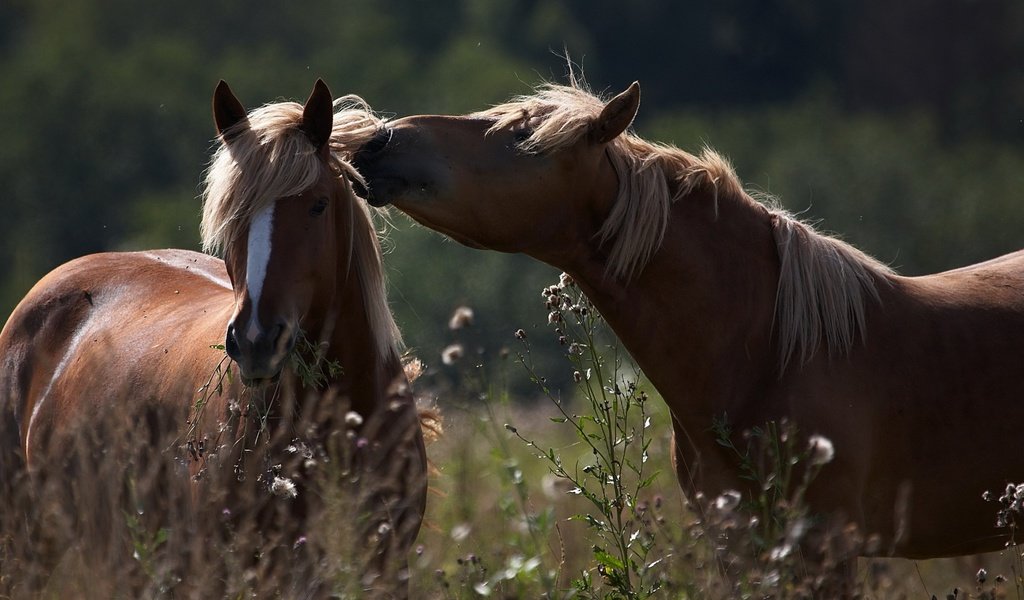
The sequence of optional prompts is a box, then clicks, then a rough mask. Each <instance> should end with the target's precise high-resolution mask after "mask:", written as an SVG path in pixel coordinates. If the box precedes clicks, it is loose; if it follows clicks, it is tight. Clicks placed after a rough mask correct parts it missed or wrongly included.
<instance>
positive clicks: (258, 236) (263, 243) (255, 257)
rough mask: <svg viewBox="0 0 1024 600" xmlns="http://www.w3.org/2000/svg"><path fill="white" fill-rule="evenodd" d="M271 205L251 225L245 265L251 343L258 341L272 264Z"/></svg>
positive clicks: (246, 333) (254, 217)
mask: <svg viewBox="0 0 1024 600" xmlns="http://www.w3.org/2000/svg"><path fill="white" fill-rule="evenodd" d="M276 204H277V203H276V202H272V203H270V205H268V206H267V207H266V208H264V209H263V210H261V211H260V212H258V213H256V215H254V216H253V218H252V223H250V224H249V256H248V260H247V261H246V265H245V286H246V288H247V289H248V290H249V298H250V300H252V314H251V315H249V326H248V328H246V332H245V337H246V338H248V340H249V341H250V342H254V341H256V336H257V335H259V329H260V328H259V318H258V316H257V315H258V314H259V307H260V294H261V293H262V292H263V281H264V280H265V279H266V278H267V265H268V264H269V263H270V237H271V234H272V233H273V231H274V206H275V205H276Z"/></svg>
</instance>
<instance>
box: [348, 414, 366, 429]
mask: <svg viewBox="0 0 1024 600" xmlns="http://www.w3.org/2000/svg"><path fill="white" fill-rule="evenodd" d="M345 424H346V425H348V426H349V427H359V426H360V425H362V424H363V416H362V415H360V414H359V413H357V412H356V411H354V410H350V411H348V412H347V413H345Z"/></svg>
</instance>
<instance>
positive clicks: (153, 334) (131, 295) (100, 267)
mask: <svg viewBox="0 0 1024 600" xmlns="http://www.w3.org/2000/svg"><path fill="white" fill-rule="evenodd" d="M230 304H231V292H230V286H229V284H228V283H227V278H226V276H225V273H224V269H223V263H221V262H220V261H219V260H217V259H214V258H212V257H209V256H206V255H202V254H198V253H195V252H187V251H181V250H162V251H155V252H138V253H103V254H94V255H90V256H85V257H82V258H79V259H75V260H73V261H71V262H68V263H65V264H64V265H61V266H60V267H58V268H56V269H55V270H53V271H52V272H50V273H49V274H48V275H46V276H45V277H44V278H43V279H42V280H40V281H39V282H38V283H37V284H36V285H35V286H34V287H33V288H32V289H31V290H30V291H29V293H28V294H27V295H26V296H25V298H24V299H23V300H22V301H21V302H20V303H19V304H18V306H17V307H16V308H15V310H14V312H13V313H12V314H11V316H10V318H9V319H8V321H7V323H6V324H5V326H4V328H3V331H2V332H0V433H2V435H3V440H2V447H0V452H2V457H0V476H3V475H6V473H4V472H3V471H8V470H10V469H16V468H18V467H19V466H22V465H23V464H24V463H25V462H26V460H27V459H28V458H29V457H28V456H27V455H28V453H29V449H28V443H29V439H28V438H29V437H30V435H31V434H32V432H33V431H35V430H37V429H40V428H39V427H35V428H33V429H32V431H30V428H31V427H32V425H33V421H34V420H37V421H38V422H37V423H36V425H43V427H42V428H41V429H42V431H44V432H47V431H49V430H51V429H52V428H53V426H54V424H55V423H56V422H57V421H59V420H60V418H61V417H62V415H64V414H67V413H70V412H74V411H75V410H76V409H75V408H74V405H75V404H76V403H78V402H79V397H89V396H92V398H89V399H91V400H97V399H98V398H97V396H100V395H102V389H103V386H109V387H110V389H112V390H113V389H115V388H120V389H121V390H122V391H123V390H124V389H125V388H127V387H128V386H131V385H134V384H137V383H139V381H140V378H139V377H137V373H133V371H137V370H138V368H139V365H142V364H146V363H150V364H154V365H156V364H162V365H163V366H164V367H171V366H172V365H171V363H170V361H171V360H172V357H170V356H168V357H167V358H164V357H162V356H161V357H156V356H155V355H156V354H158V353H159V354H168V355H169V352H168V349H167V347H166V346H165V347H164V348H163V350H164V352H160V348H159V347H156V348H150V347H148V346H151V345H153V344H143V343H141V342H140V340H147V339H149V340H153V341H154V343H155V344H156V345H157V346H159V344H160V341H161V340H168V339H170V340H176V341H177V342H179V343H188V338H189V337H190V335H189V333H190V332H195V331H196V330H197V329H198V330H209V333H208V334H207V335H205V336H203V337H204V341H205V347H206V348H207V349H208V347H209V345H210V344H214V343H216V342H217V341H218V339H219V336H220V335H221V332H220V331H218V330H220V329H221V328H222V327H223V323H220V324H217V323H216V321H217V320H223V319H224V317H223V316H222V315H223V314H224V313H225V311H226V310H230ZM204 315H209V316H208V317H207V318H205V319H204ZM211 316H212V318H210V317H211ZM207 322H208V323H209V324H207ZM192 335H193V336H194V333H193V334H192ZM207 340H208V341H207ZM179 349H180V348H179ZM179 354H180V352H179ZM185 354H188V355H191V354H193V353H189V352H186V353H185ZM186 362H188V361H186ZM171 371H172V372H173V368H171ZM119 375H123V377H122V378H118V377H119ZM186 385H187V387H192V382H191V381H189V382H187V384H186ZM193 389H194V388H193ZM138 391H139V392H140V393H141V394H145V395H149V396H159V395H160V391H159V390H150V391H148V392H147V391H146V390H138ZM113 395H114V396H116V394H113ZM86 412H88V411H86ZM40 441H41V440H40ZM34 445H36V444H33V446H34Z"/></svg>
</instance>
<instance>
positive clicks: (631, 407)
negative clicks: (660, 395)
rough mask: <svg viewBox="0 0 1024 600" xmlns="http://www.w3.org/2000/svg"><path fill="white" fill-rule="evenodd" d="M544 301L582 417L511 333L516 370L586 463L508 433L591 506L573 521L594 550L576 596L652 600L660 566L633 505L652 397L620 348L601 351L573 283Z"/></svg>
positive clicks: (550, 290)
mask: <svg viewBox="0 0 1024 600" xmlns="http://www.w3.org/2000/svg"><path fill="white" fill-rule="evenodd" d="M542 295H543V298H544V301H545V304H546V306H547V308H548V310H549V311H550V312H549V315H548V324H549V325H550V326H551V327H552V328H553V330H554V334H555V335H556V336H557V339H558V343H559V344H560V345H561V346H562V347H563V348H564V349H565V356H566V358H567V359H568V361H569V363H570V364H571V365H572V367H573V381H574V382H575V385H576V391H577V392H578V393H579V396H580V400H581V404H583V410H582V411H581V412H580V413H577V412H576V411H575V410H574V407H573V405H572V404H571V403H570V402H567V401H563V400H562V399H561V398H559V397H558V395H557V394H556V393H555V392H553V391H552V390H551V389H550V388H549V387H548V385H547V382H546V379H545V378H544V377H542V376H541V375H540V374H539V373H538V372H537V369H536V367H535V365H534V364H533V362H532V359H531V355H530V341H529V339H528V337H527V335H526V333H525V331H523V330H519V331H517V332H516V338H518V339H519V340H520V342H521V344H522V347H523V350H522V351H521V352H520V353H519V354H518V357H519V361H520V362H521V363H522V364H523V366H524V367H525V368H526V369H527V371H528V372H529V374H530V376H531V378H532V380H533V381H534V382H535V383H537V384H538V385H539V386H540V388H541V390H542V391H543V392H544V393H545V395H546V396H547V397H548V398H549V399H550V400H551V401H552V402H553V403H554V405H555V406H556V407H557V409H558V411H559V413H560V415H561V416H558V417H554V418H552V421H554V422H555V423H558V424H560V425H565V426H567V427H570V428H571V429H572V430H573V431H574V433H575V437H576V439H577V442H578V447H581V448H583V450H584V454H583V457H581V458H568V457H563V455H562V454H561V453H560V452H556V451H555V450H554V449H552V448H548V449H543V448H542V447H541V446H540V445H539V444H538V443H536V442H535V441H534V440H532V439H530V438H528V437H526V435H525V434H524V433H522V432H520V431H519V429H518V428H516V427H515V426H514V425H512V424H507V425H506V426H505V427H506V429H508V430H509V431H510V432H512V434H513V435H515V436H516V437H518V438H519V439H520V440H521V441H522V442H523V443H525V444H526V445H527V446H528V447H529V448H530V449H532V450H534V451H535V452H536V455H537V457H538V458H540V459H541V460H543V461H544V462H545V463H547V466H548V469H549V470H550V472H551V474H552V475H554V476H555V477H556V478H558V479H559V480H563V481H565V482H567V483H568V487H569V491H568V493H569V494H573V495H577V496H580V497H581V498H583V499H585V500H586V505H587V506H589V510H588V511H587V512H582V513H579V514H577V515H575V516H574V517H573V520H574V521H578V522H581V523H583V524H585V526H586V528H587V529H588V530H589V531H590V533H591V534H592V538H591V539H592V540H593V541H594V543H593V545H592V547H591V552H592V559H593V566H592V567H591V568H588V569H585V570H584V571H583V572H582V573H580V574H579V576H578V577H577V578H576V579H575V580H574V581H573V586H574V588H575V590H576V593H577V594H578V595H580V596H582V597H590V598H628V599H634V598H647V597H650V596H651V595H653V594H654V593H656V592H657V591H658V590H659V589H660V588H661V586H662V584H663V578H662V577H660V575H661V571H660V570H659V569H657V568H656V567H657V566H658V564H659V563H661V558H659V559H658V560H651V557H652V555H653V554H652V549H653V548H654V546H655V541H656V540H655V534H654V530H653V529H652V528H651V527H649V526H648V520H647V518H646V517H647V515H646V514H645V512H646V505H645V504H644V503H642V502H641V501H640V500H639V498H640V496H641V494H642V493H643V492H644V490H645V489H647V488H649V487H650V486H651V484H652V482H653V481H654V478H655V477H656V476H657V473H649V472H648V470H647V459H648V456H649V455H648V450H649V448H650V444H651V441H652V438H651V436H650V426H651V415H650V414H649V411H648V406H647V403H648V402H649V398H648V395H647V393H646V392H645V391H644V390H643V389H642V387H641V385H640V383H639V382H640V379H641V373H640V371H639V369H638V368H636V367H632V366H627V365H626V361H625V360H624V359H623V356H622V354H621V353H620V352H619V349H618V345H617V343H615V342H606V341H604V340H605V335H607V331H606V330H605V329H604V327H603V321H602V319H601V316H600V315H599V314H598V313H597V311H596V310H594V307H593V306H592V305H591V304H590V302H589V301H588V300H587V298H586V296H585V295H584V294H583V293H582V292H581V291H580V290H579V288H578V287H577V286H576V284H575V283H574V282H573V281H572V278H571V277H569V276H568V275H566V274H562V276H561V277H560V280H559V283H558V284H557V285H552V286H549V287H547V288H545V289H544V291H543V294H542ZM602 588H603V589H604V590H607V592H602V591H601V590H602Z"/></svg>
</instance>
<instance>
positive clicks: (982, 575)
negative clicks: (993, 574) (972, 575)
mask: <svg viewBox="0 0 1024 600" xmlns="http://www.w3.org/2000/svg"><path fill="white" fill-rule="evenodd" d="M977 579H978V583H979V584H982V583H985V580H986V579H988V571H986V570H985V568H984V567H982V568H981V569H978V575H977Z"/></svg>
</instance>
